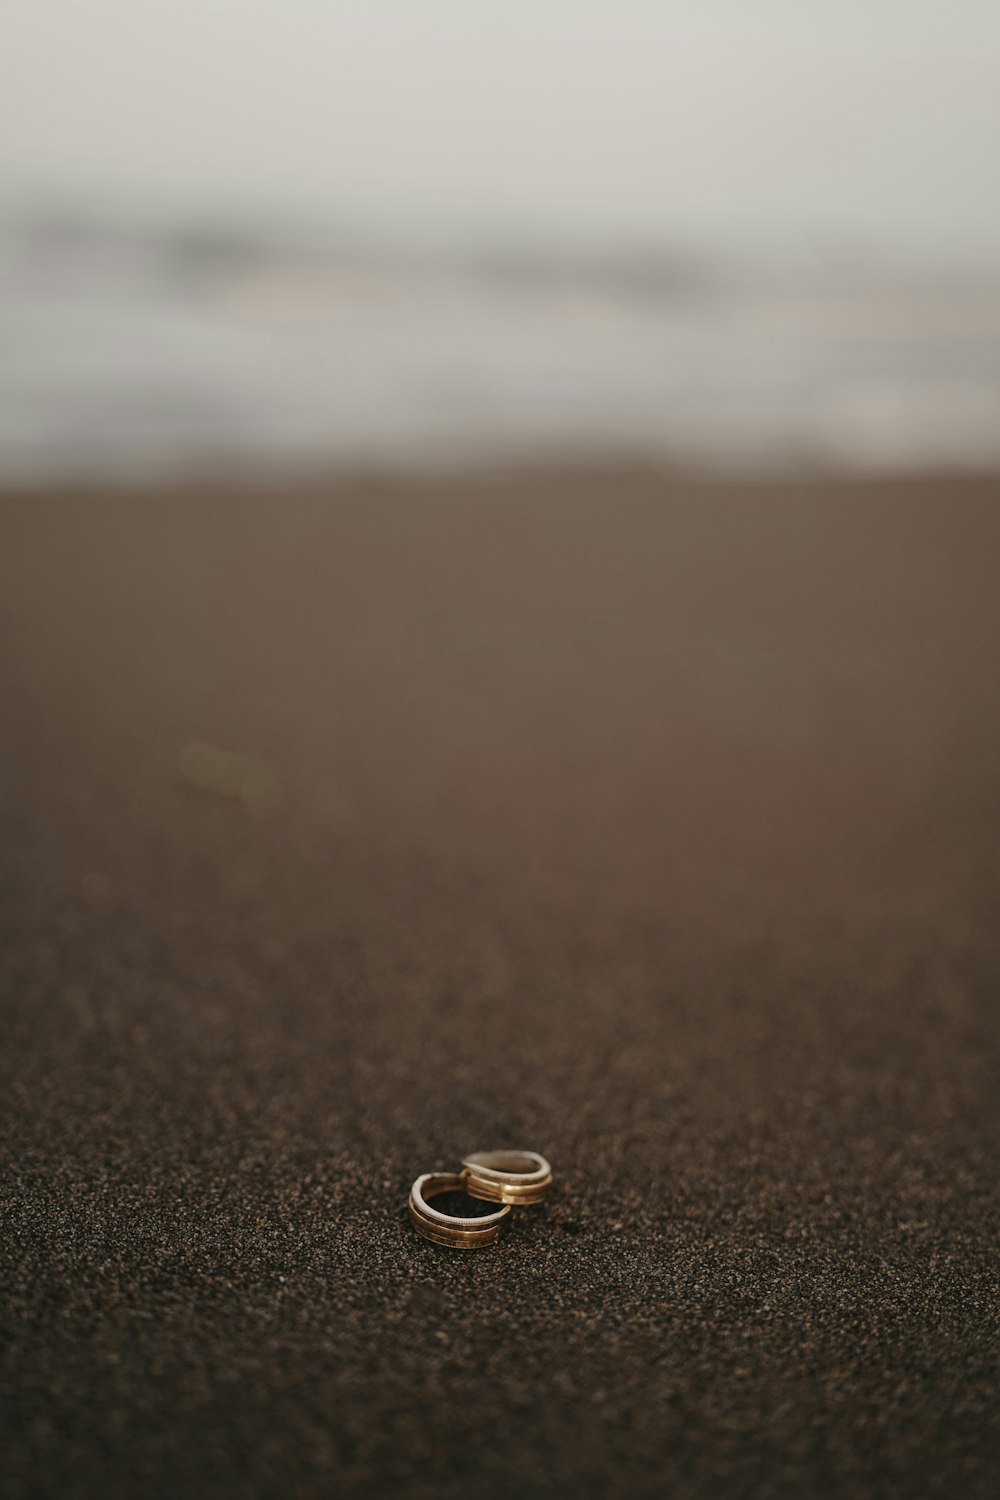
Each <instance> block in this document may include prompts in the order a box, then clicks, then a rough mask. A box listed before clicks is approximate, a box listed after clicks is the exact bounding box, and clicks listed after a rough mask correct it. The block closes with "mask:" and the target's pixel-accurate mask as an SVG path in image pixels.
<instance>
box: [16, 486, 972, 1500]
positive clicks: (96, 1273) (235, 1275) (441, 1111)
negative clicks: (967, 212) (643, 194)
mask: <svg viewBox="0 0 1000 1500" xmlns="http://www.w3.org/2000/svg"><path fill="white" fill-rule="evenodd" d="M998 502H1000V489H998V485H997V482H996V481H995V480H992V479H974V478H961V479H952V478H934V477H928V478H923V479H919V480H918V479H911V480H907V479H898V480H892V479H885V480H879V481H871V482H867V481H866V482H860V481H848V480H835V479H830V480H819V479H817V480H805V479H799V480H794V481H789V482H787V483H784V484H775V483H765V482H756V483H739V482H736V481H727V482H722V481H719V482H708V481H699V480H694V479H687V478H684V477H683V476H665V475H663V474H657V473H651V472H643V471H641V470H635V471H628V470H622V471H621V472H614V471H611V470H608V471H597V470H594V471H591V472H581V473H572V472H565V473H555V472H553V473H545V472H537V473H534V472H527V471H524V472H519V473H511V474H506V475H505V474H498V475H497V476H496V477H494V478H485V477H479V478H467V479H462V478H457V477H456V478H453V479H449V480H437V481H434V480H431V479H424V480H420V481H413V482H407V481H404V480H399V481H398V482H390V481H374V480H361V479H359V480H357V481H355V482H349V481H346V480H344V481H338V482H337V483H330V484H321V483H315V484H311V485H301V486H298V487H294V488H286V487H282V486H280V485H278V484H274V485H268V486H264V485H261V486H260V487H258V488H256V489H254V488H243V489H238V490H237V489H233V488H225V487H223V486H218V487H211V486H201V487H192V488H190V489H183V490H174V491H172V492H166V491H154V490H144V491H142V492H136V493H128V492H121V493H112V492H105V491H101V492H97V491H94V492H89V493H70V492H67V493H65V494H24V495H17V494H8V495H6V496H4V497H2V498H0V723H2V726H3V736H2V760H0V813H2V826H0V891H2V899H0V933H2V936H0V987H2V991H0V992H2V1004H3V1011H2V1014H3V1021H4V1046H3V1047H2V1049H0V1070H2V1080H3V1081H2V1100H3V1108H4V1114H5V1116H6V1119H5V1123H4V1126H3V1131H2V1150H3V1158H4V1165H3V1172H2V1194H3V1199H4V1208H3V1219H4V1224H5V1230H4V1233H3V1235H2V1237H0V1245H2V1250H0V1254H2V1256H3V1262H4V1263H3V1268H2V1273H0V1280H2V1283H3V1286H4V1288H5V1294H4V1296H3V1298H2V1299H0V1309H2V1310H0V1357H2V1360H3V1369H4V1374H3V1377H2V1384H3V1391H4V1396H5V1400H4V1403H3V1405H4V1408H5V1411H6V1421H7V1423H8V1424H9V1428H8V1431H7V1434H6V1436H5V1438H4V1439H3V1447H4V1452H5V1455H6V1458H5V1470H6V1481H7V1493H9V1494H10V1495H11V1496H12V1497H15V1496H16V1497H28V1496H52V1495H58V1496H60V1497H62V1500H69V1497H73V1496H81V1497H82V1496H88V1497H90V1496H96V1495H102V1496H135V1495H140V1494H141V1495H149V1496H164V1497H165V1496H177V1495H179V1494H190V1495H194V1496H200V1495H205V1496H213V1497H216V1496H218V1497H223V1496H227V1497H228V1496H233V1497H236V1496H246V1495H255V1496H257V1495H260V1496H271V1495H273V1496H276V1497H277V1496H282V1497H287V1496H311V1495H321V1494H322V1495H337V1496H355V1495H357V1496H361V1495H366V1496H375V1497H381V1496H387V1495H392V1494H397V1493H405V1494H406V1495H407V1497H412V1500H421V1497H424V1496H426V1497H428V1500H429V1497H431V1496H433V1497H435V1500H445V1497H451V1496H455V1497H457V1496H459V1495H462V1496H468V1495H469V1494H471V1493H475V1494H476V1495H477V1496H478V1497H482V1500H486V1497H506V1496H512V1495H514V1494H517V1495H518V1496H521V1497H528V1496H535V1495H538V1496H542V1495H567V1496H568V1495H573V1496H617V1495H620V1496H623V1497H625V1496H628V1497H636V1496H646V1495H648V1496H654V1495H657V1496H659V1495H665V1494H669V1495H671V1496H672V1497H673V1500H682V1497H687V1496H692V1497H693V1496H704V1497H713V1500H715V1497H721V1496H746V1495H753V1496H755V1497H763V1496H778V1495H781V1496H785V1495H787V1496H814V1497H815V1496H850V1497H851V1500H862V1497H876V1496H888V1495H892V1496H894V1497H898V1496H925V1495H942V1496H955V1495H962V1496H965V1497H972V1496H980V1495H981V1496H984V1497H985V1496H987V1495H992V1494H993V1493H994V1492H995V1481H996V1474H995V1466H994V1465H995V1450H994V1454H993V1458H992V1459H991V1452H990V1431H991V1425H992V1422H993V1420H994V1416H995V1407H996V1389H997V1385H996V1380H997V1373H998V1371H997V1355H998V1323H997V1315H998V1312H1000V1298H998V1292H997V1280H996V1245H997V1235H998V1231H1000V1202H998V1195H997V1188H996V1184H997V1170H996V1169H997V1157H996V1139H997V1129H996V1127H997V1123H998V1109H997V1103H996V1100H997V1097H998V1095H997V1083H998V1079H997V1069H996V1058H997V1050H996V1049H997V1042H998V1037H997V1031H998V1004H997V985H998V978H1000V937H998V928H997V920H996V914H997V910H998V901H1000V839H998V833H1000V698H998V694H997V688H996V678H997V663H998V660H1000V591H998V589H997V558H998V556H1000V504H998ZM507 1144H509V1145H514V1146H524V1147H528V1148H531V1149H535V1150H538V1151H541V1152H543V1153H544V1154H545V1155H546V1156H547V1157H548V1158H549V1159H550V1160H551V1162H552V1164H553V1167H554V1170H555V1172H556V1184H555V1189H554V1191H553V1193H552V1195H551V1197H550V1199H549V1200H548V1202H547V1203H546V1204H545V1205H543V1206H541V1207H538V1208H534V1209H530V1210H524V1211H523V1212H522V1213H521V1214H520V1215H519V1216H518V1217H517V1221H516V1223H514V1225H513V1226H512V1228H511V1231H510V1233H509V1234H508V1235H507V1236H506V1238H505V1239H504V1240H503V1241H502V1242H501V1243H500V1245H499V1246H497V1247H496V1248H495V1249H491V1250H488V1251H484V1252H482V1253H476V1254H471V1255H467V1256H462V1255H459V1254H455V1253H450V1252H448V1251H447V1250H443V1249H439V1248H436V1247H434V1246H432V1245H430V1244H427V1243H425V1242H423V1241H421V1240H419V1239H418V1238H417V1237H416V1236H415V1235H414V1234H413V1232H412V1231H411V1229H410V1227H409V1224H408V1222H407V1220H406V1211H405V1210H406V1195H407V1190H408V1187H409V1184H410V1182H411V1180H412V1179H413V1178H414V1177H415V1176H416V1175H417V1174H418V1173H419V1172H423V1171H427V1170H431V1169H436V1168H442V1169H447V1168H451V1167H453V1166H454V1165H455V1164H457V1162H458V1160H459V1158H460V1157H461V1156H462V1155H463V1154H464V1153H465V1152H466V1151H468V1150H473V1149H490V1148H493V1147H496V1146H501V1145H507Z"/></svg>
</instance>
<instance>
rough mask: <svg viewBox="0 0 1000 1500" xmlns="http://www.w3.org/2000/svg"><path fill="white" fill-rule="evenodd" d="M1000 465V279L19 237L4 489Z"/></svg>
mask: <svg viewBox="0 0 1000 1500" xmlns="http://www.w3.org/2000/svg"><path fill="white" fill-rule="evenodd" d="M623 459H624V460H628V461H631V460H638V461H641V462H652V463H657V464H659V463H663V464H676V465H681V466H685V467H693V468H696V469H713V470H714V469H721V470H730V471H731V470H738V471H741V472H760V473H762V474H781V473H786V472H796V473H799V472H808V471H835V472H837V471H850V472H859V473H866V472H876V471H885V470H900V469H902V470H916V471H919V470H927V469H943V470H949V471H953V470H956V469H963V470H982V469H989V468H993V467H995V466H996V465H997V464H998V462H1000V273H998V274H997V275H996V277H993V276H991V275H989V274H987V273H986V272H984V271H982V270H981V269H980V270H979V271H978V272H977V273H975V274H972V273H971V272H969V271H967V270H966V271H961V270H958V269H955V268H948V269H941V268H934V267H932V268H926V267H924V268H914V267H910V268H907V269H906V270H905V271H904V270H902V269H901V268H899V267H893V266H889V267H886V266H874V265H872V264H870V263H862V262H859V261H850V260H849V259H846V258H840V259H839V260H838V259H835V258H826V259H822V258H814V259H813V260H812V261H810V262H804V261H802V260H801V259H800V260H799V261H798V262H797V263H794V264H793V263H790V262H785V263H781V264H779V263H777V262H774V263H767V262H766V261H761V260H758V261H756V262H753V263H750V262H747V261H742V262H740V261H737V260H729V259H727V257H726V255H725V254H724V253H720V254H718V255H716V256H706V257H703V258H701V257H694V256H691V255H678V254H671V253H667V252H665V251H663V250H658V249H656V248H653V249H649V248H644V249H643V250H642V251H641V253H639V252H635V253H628V254H626V253H624V252H616V253H614V254H606V255H597V254H590V253H581V254H579V255H574V254H567V253H563V254H562V255H555V254H546V253H543V252H540V251H537V250H533V251H530V252H528V251H525V250H523V249H520V248H516V249H506V250H503V251H498V250H496V249H492V250H483V249H467V248H465V249H461V250H441V249H437V250H433V251H432V250H429V249H426V248H424V249H414V248H412V247H411V248H408V249H407V248H400V247H399V246H383V245H378V244H374V245H373V244H370V243H369V244H361V243H357V242H352V241H350V240H348V239H344V240H343V241H342V242H338V241H337V239H336V237H329V238H328V239H325V240H321V239H316V238H312V239H310V238H309V237H308V236H303V237H302V238H301V239H299V240H296V239H295V238H294V237H293V236H288V235H286V236H284V237H282V236H281V235H270V236H269V235H266V234H257V235H254V234H252V233H248V232H246V231H244V230H240V231H238V232H237V231H235V230H233V229H231V228H223V229H220V228H219V227H218V226H205V225H201V226H193V227H192V226H191V225H184V226H180V227H177V226H173V227H168V228H163V227H159V228H157V229H156V230H155V231H153V230H150V229H148V228H145V229H142V230H137V229H135V228H131V227H125V228H123V227H122V226H121V225H108V224H101V223H96V224H95V223H93V222H71V221H69V222H68V221H38V220H34V221H32V220H21V221H13V222H7V223H6V224H3V225H2V226H0V482H2V483H4V484H5V485H7V486H12V485H50V484H62V483H67V482H69V483H90V482H100V483H117V482H121V483H134V482H136V481H147V480H148V481H154V482H157V481H160V480H162V479H171V480H172V479H177V478H184V477H189V476H190V477H203V476H205V475H220V476H230V475H231V476H234V477H240V478H247V477H254V476H273V475H278V476H280V475H282V474H292V473H294V474H300V473H320V472H324V473H325V472H340V471H349V472H351V473H357V472H375V473H378V472H383V471H385V472H390V471H398V470H400V469H405V470H409V471H412V470H414V469H421V468H428V469H430V470H435V469H445V470H451V469H455V468H459V469H460V468H463V467H467V466H471V467H482V466H486V465H496V464H498V463H499V464H519V463H535V462H545V463H548V462H578V461H584V462H605V461H619V460H623Z"/></svg>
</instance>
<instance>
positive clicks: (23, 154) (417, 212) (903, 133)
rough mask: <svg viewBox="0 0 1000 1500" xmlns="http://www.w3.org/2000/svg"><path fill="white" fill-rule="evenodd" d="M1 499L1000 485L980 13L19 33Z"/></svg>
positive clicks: (350, 19)
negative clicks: (144, 485)
mask: <svg viewBox="0 0 1000 1500" xmlns="http://www.w3.org/2000/svg"><path fill="white" fill-rule="evenodd" d="M3 32H4V40H3V48H2V59H0V479H2V480H6V481H7V482H11V481H16V482H19V483H20V482H24V481H39V482H49V481H51V480H53V479H65V478H74V479H80V478H87V479H94V478H99V479H122V478H125V479H128V480H133V479H135V478H137V477H148V476H154V477H163V476H164V475H175V474H179V473H181V474H183V473H192V472H194V473H202V472H210V471H211V472H218V471H219V470H224V471H226V472H240V471H243V472H253V473H255V474H259V473H260V472H261V471H262V468H263V469H264V470H266V471H270V472H279V473H282V472H289V471H291V470H296V471H302V470H317V469H320V470H324V471H328V470H330V469H338V468H340V469H347V470H356V469H358V468H362V469H366V470H370V469H373V468H375V469H379V470H390V469H394V468H395V469H398V468H399V467H400V466H402V467H404V468H406V467H412V466H413V465H415V464H418V465H421V466H425V467H426V466H431V467H432V468H434V467H442V466H443V467H445V468H447V467H453V466H455V465H459V466H467V465H468V464H470V463H472V464H477V463H480V462H482V461H486V462H487V463H491V464H493V463H495V462H496V460H497V459H498V458H501V459H514V460H522V459H524V458H536V457H541V458H544V459H546V460H552V459H565V458H566V457H567V456H571V457H577V456H579V457H582V458H584V459H589V458H595V457H597V458H601V459H605V458H608V457H612V458H617V457H621V456H622V455H626V456H629V457H633V456H639V457H642V458H643V459H653V460H656V461H659V460H661V459H663V458H667V459H677V460H680V461H682V462H683V463H685V464H691V463H694V464H697V465H699V466H703V465H711V466H713V467H719V466H722V467H724V468H728V469H732V468H734V467H735V468H738V469H740V470H742V471H744V472H745V471H747V470H748V468H753V469H757V470H764V471H767V472H774V471H778V470H787V469H789V468H792V469H802V468H804V467H809V468H814V469H817V468H822V469H830V468H834V469H858V468H860V469H877V468H899V467H901V466H902V467H907V468H920V467H926V466H932V467H933V466H946V467H949V468H955V467H962V468H982V467H984V466H990V465H992V464H993V463H995V462H996V460H997V458H998V457H1000V290H998V282H1000V270H998V267H1000V258H998V251H1000V193H998V192H997V166H998V139H1000V91H998V89H997V87H996V79H997V76H998V67H1000V19H998V15H997V10H996V7H995V6H994V5H991V4H990V3H989V0H957V3H956V4H955V5H952V6H949V7H947V8H946V7H942V6H940V5H936V4H932V3H929V0H928V3H924V0H916V3H912V4H908V5H903V4H900V3H899V0H843V3H842V4H839V5H837V6H835V7H834V6H831V5H828V4H826V3H823V0H753V3H750V4H747V3H744V0H713V3H711V4H704V3H699V0H620V3H616V4H611V3H608V0H538V3H532V4H530V5H529V4H526V3H514V4H509V5H504V6H498V5H491V4H481V3H472V4H469V3H461V0H423V3H421V4H419V5H414V4H411V3H409V0H375V3H370V4H364V3H350V0H170V3H166V0H73V3H67V0H7V3H6V4H5V6H4V22H3Z"/></svg>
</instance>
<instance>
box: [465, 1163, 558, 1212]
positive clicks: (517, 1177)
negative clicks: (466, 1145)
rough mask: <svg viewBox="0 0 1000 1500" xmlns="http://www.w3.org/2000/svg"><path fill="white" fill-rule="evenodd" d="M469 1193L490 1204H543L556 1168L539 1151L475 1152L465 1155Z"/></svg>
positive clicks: (466, 1181) (466, 1180)
mask: <svg viewBox="0 0 1000 1500" xmlns="http://www.w3.org/2000/svg"><path fill="white" fill-rule="evenodd" d="M462 1166H463V1168H464V1169H465V1170H464V1174H463V1175H464V1177H465V1191H466V1192H467V1193H468V1194H469V1197H470V1198H481V1199H484V1200H485V1201H486V1202H487V1203H508V1204H510V1203H513V1204H520V1203H540V1202H541V1200H542V1199H543V1198H544V1197H545V1194H546V1193H547V1192H548V1190H549V1185H550V1183H551V1182H552V1168H551V1167H550V1166H549V1164H548V1162H547V1161H546V1160H545V1157H544V1156H539V1154H538V1152H537V1151H474V1152H473V1153H472V1155H471V1156H463V1158H462Z"/></svg>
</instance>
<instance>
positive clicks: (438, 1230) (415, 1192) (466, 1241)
mask: <svg viewBox="0 0 1000 1500" xmlns="http://www.w3.org/2000/svg"><path fill="white" fill-rule="evenodd" d="M467 1191H468V1188H467V1184H466V1179H465V1173H464V1172H425V1173H424V1174H423V1176H422V1177H418V1178H417V1180H416V1182H415V1183H414V1184H413V1186H412V1187H411V1189H410V1201H409V1204H408V1208H409V1212H410V1223H411V1224H412V1225H413V1227H414V1229H415V1230H416V1231H417V1233H418V1234H422V1235H423V1237H424V1239H425V1240H433V1242H434V1243H435V1244H436V1245H450V1246H451V1247H452V1249H455V1250H480V1249H482V1247H483V1246H484V1245H490V1244H492V1243H493V1241H494V1240H497V1239H499V1238H500V1235H501V1234H502V1233H503V1221H504V1220H505V1219H506V1218H507V1216H508V1215H509V1213H510V1209H509V1208H508V1207H507V1206H506V1205H505V1206H504V1207H503V1208H500V1209H498V1210H497V1211H496V1213H493V1214H480V1215H477V1216H476V1217H474V1218H471V1219H463V1218H459V1217H458V1216H457V1215H456V1214H443V1213H441V1211H440V1209H437V1208H431V1206H430V1204H429V1203H428V1202H427V1199H428V1198H436V1197H437V1196H438V1194H439V1193H454V1192H463V1193H464V1192H467ZM477 1196H478V1195H477Z"/></svg>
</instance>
